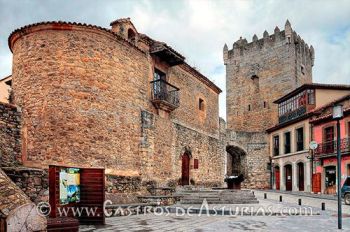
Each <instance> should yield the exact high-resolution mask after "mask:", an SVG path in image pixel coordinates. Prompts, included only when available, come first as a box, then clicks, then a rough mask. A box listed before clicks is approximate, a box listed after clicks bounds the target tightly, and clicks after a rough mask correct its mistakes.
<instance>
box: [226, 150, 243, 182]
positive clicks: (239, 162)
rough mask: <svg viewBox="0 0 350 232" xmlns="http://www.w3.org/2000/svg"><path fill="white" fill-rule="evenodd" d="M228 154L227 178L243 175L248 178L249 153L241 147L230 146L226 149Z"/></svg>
mask: <svg viewBox="0 0 350 232" xmlns="http://www.w3.org/2000/svg"><path fill="white" fill-rule="evenodd" d="M226 152H227V164H226V167H227V171H226V175H227V176H239V175H243V177H244V178H247V176H248V173H247V153H246V152H245V151H244V150H243V149H242V148H240V147H238V146H234V145H228V146H227V147H226Z"/></svg>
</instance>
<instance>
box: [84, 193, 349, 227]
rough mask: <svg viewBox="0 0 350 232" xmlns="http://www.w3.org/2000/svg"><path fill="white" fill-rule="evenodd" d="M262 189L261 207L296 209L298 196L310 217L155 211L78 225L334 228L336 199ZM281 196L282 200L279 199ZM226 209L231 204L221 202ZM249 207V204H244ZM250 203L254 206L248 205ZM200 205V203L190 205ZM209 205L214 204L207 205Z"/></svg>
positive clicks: (345, 224)
mask: <svg viewBox="0 0 350 232" xmlns="http://www.w3.org/2000/svg"><path fill="white" fill-rule="evenodd" d="M263 194H264V192H263V191H255V195H256V196H257V198H258V199H259V202H260V203H259V204H258V205H254V208H255V209H256V208H258V207H259V206H260V207H262V208H267V207H269V206H270V207H272V208H273V209H274V210H279V209H281V208H288V209H295V208H299V206H298V205H297V202H298V200H297V199H298V198H301V199H302V203H303V205H306V206H307V207H308V205H309V206H310V208H312V211H313V212H314V214H313V215H312V216H232V215H226V216H222V215H216V216H214V215H206V214H202V215H201V216H198V215H185V216H182V215H178V216H177V215H176V214H174V213H171V214H168V215H167V214H165V215H156V214H154V213H148V214H142V215H135V216H125V217H112V218H107V219H106V225H105V226H103V227H96V228H95V227H93V226H91V227H89V226H85V227H81V231H82V232H84V231H85V232H88V231H145V232H147V231H149V232H151V231H192V232H206V231H220V232H221V231H276V232H277V231H278V232H279V231H283V232H285V231H297V230H298V231H311V232H312V231H315V232H322V231H337V217H336V201H334V200H329V202H328V200H325V199H319V198H311V197H305V198H304V197H300V196H294V195H288V194H284V193H268V199H266V200H265V199H263ZM280 195H282V197H283V202H282V203H280V202H279V196H280ZM321 202H325V203H326V211H321V210H320V206H321ZM223 206H225V207H226V208H229V207H230V206H232V205H223ZM247 206H249V205H247ZM250 206H253V205H250ZM193 207H197V208H198V207H200V206H198V205H197V206H193ZM210 207H211V208H212V207H213V206H210ZM349 210H350V207H349V206H343V211H344V217H343V230H342V231H350V214H349Z"/></svg>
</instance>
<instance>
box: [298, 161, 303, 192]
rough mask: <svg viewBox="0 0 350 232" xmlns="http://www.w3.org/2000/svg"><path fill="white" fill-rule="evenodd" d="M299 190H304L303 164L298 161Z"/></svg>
mask: <svg viewBox="0 0 350 232" xmlns="http://www.w3.org/2000/svg"><path fill="white" fill-rule="evenodd" d="M298 178H299V183H298V187H299V191H304V164H303V163H298Z"/></svg>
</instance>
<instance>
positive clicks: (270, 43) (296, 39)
mask: <svg viewBox="0 0 350 232" xmlns="http://www.w3.org/2000/svg"><path fill="white" fill-rule="evenodd" d="M284 45H288V46H295V49H296V51H297V52H298V54H300V57H301V59H302V60H303V61H304V62H310V63H311V65H312V66H313V64H314V60H315V51H314V48H313V47H312V45H311V46H310V47H309V45H308V44H307V43H305V42H304V40H303V39H302V38H301V37H300V35H298V34H297V33H296V32H295V31H293V29H292V27H291V24H290V22H289V21H288V20H287V21H286V23H285V26H284V30H282V31H281V30H280V29H279V28H278V27H277V26H276V28H275V29H274V32H273V34H271V35H270V34H269V33H268V32H267V31H266V30H265V31H264V33H263V37H262V38H260V39H259V38H258V36H257V35H256V34H254V35H253V37H252V40H251V42H248V41H247V39H246V38H242V37H240V39H239V40H237V41H236V42H234V43H233V45H232V49H230V50H229V49H228V46H227V45H226V44H225V45H224V49H223V58H224V63H225V64H227V62H228V60H229V59H231V58H239V57H241V56H245V55H247V54H250V53H252V52H258V51H259V50H262V49H269V48H271V47H274V46H284Z"/></svg>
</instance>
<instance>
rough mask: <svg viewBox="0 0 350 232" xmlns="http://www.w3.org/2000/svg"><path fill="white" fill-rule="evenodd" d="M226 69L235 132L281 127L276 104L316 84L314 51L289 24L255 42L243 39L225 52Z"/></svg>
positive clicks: (228, 104) (230, 119) (229, 111)
mask: <svg viewBox="0 0 350 232" xmlns="http://www.w3.org/2000/svg"><path fill="white" fill-rule="evenodd" d="M223 58H224V64H225V65H226V88H227V98H226V108H227V109H226V110H227V127H228V129H231V130H233V131H244V132H263V131H265V130H266V129H267V128H269V127H271V126H273V125H275V124H276V123H277V106H275V104H273V101H274V100H276V99H278V98H279V97H281V96H283V95H285V94H286V93H288V92H290V91H291V90H293V89H295V88H297V87H299V86H301V85H303V84H305V83H311V82H312V66H313V64H314V59H315V55H314V49H313V47H312V46H310V47H309V46H308V45H307V44H306V43H305V42H304V40H303V39H301V38H300V36H299V35H297V33H296V32H295V31H293V29H292V27H291V24H290V22H289V21H288V20H287V22H286V24H285V28H284V30H283V31H280V29H279V28H278V27H276V28H275V30H274V33H273V34H272V35H269V33H268V32H267V31H265V32H264V34H263V38H261V39H258V37H257V36H256V35H254V36H253V39H252V42H250V43H248V42H247V40H246V39H242V38H240V39H239V40H238V41H236V42H235V43H234V44H233V48H232V49H230V50H229V49H228V47H227V45H226V44H225V46H224V49H223Z"/></svg>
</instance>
